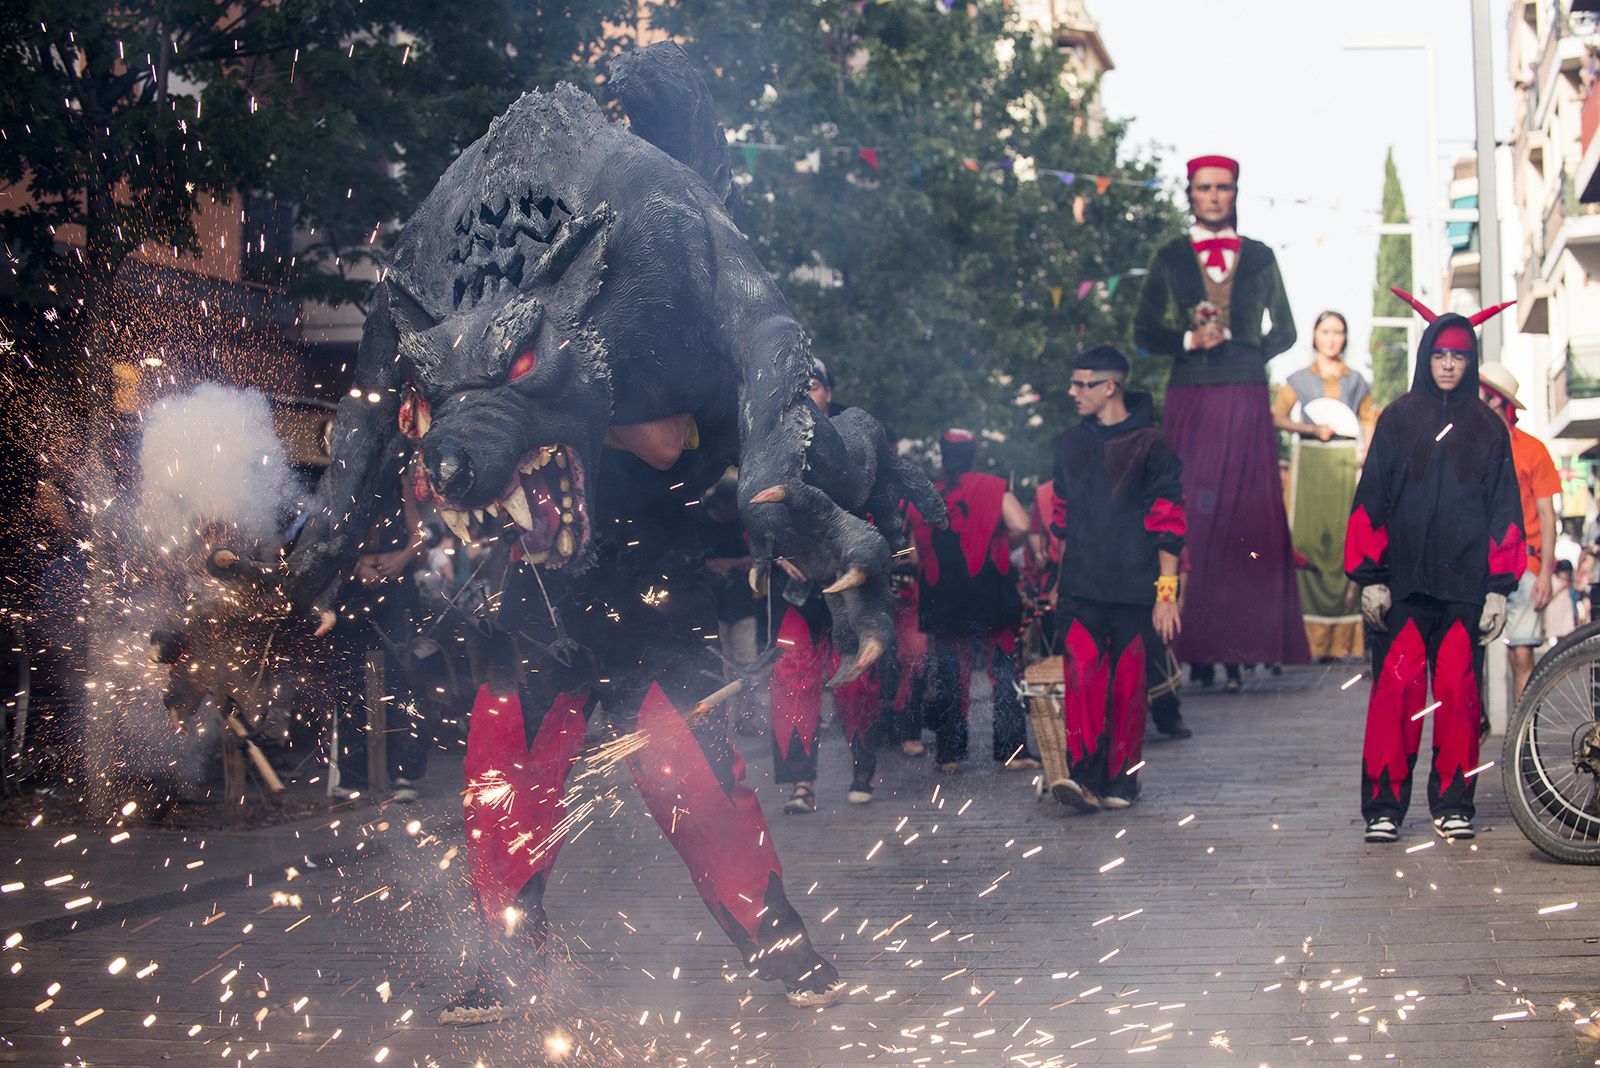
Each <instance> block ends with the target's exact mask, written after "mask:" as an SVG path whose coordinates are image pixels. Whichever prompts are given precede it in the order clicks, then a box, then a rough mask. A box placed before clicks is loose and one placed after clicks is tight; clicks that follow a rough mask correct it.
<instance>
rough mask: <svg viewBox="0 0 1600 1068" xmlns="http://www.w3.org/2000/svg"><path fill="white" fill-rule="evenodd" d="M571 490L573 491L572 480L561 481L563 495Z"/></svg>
mask: <svg viewBox="0 0 1600 1068" xmlns="http://www.w3.org/2000/svg"><path fill="white" fill-rule="evenodd" d="M571 490H572V480H571V479H570V478H564V479H562V480H561V492H562V493H568V492H570V491H571Z"/></svg>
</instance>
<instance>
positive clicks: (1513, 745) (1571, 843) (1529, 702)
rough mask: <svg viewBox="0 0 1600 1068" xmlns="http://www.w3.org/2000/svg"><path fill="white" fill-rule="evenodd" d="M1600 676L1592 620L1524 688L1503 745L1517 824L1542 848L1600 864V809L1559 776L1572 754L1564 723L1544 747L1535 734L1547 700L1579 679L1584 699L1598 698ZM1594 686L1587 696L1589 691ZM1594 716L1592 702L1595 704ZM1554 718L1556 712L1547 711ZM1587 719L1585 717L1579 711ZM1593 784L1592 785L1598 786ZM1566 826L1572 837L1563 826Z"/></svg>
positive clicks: (1503, 768) (1599, 648) (1598, 640)
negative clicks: (1586, 805)
mask: <svg viewBox="0 0 1600 1068" xmlns="http://www.w3.org/2000/svg"><path fill="white" fill-rule="evenodd" d="M1585 669H1587V670H1589V671H1590V672H1592V674H1591V675H1590V676H1589V678H1588V679H1587V681H1585V680H1582V679H1581V678H1574V676H1576V675H1577V673H1579V672H1581V671H1584V670H1585ZM1597 682H1600V624H1591V625H1590V626H1588V627H1585V628H1583V630H1581V631H1577V632H1574V633H1573V634H1571V635H1568V637H1567V638H1565V639H1563V640H1562V641H1561V642H1558V643H1557V644H1556V646H1555V648H1553V649H1551V651H1550V652H1549V654H1547V655H1546V656H1545V657H1544V658H1543V659H1542V660H1541V661H1540V662H1539V665H1538V667H1537V668H1535V670H1534V672H1533V675H1532V676H1531V677H1530V678H1529V679H1528V685H1527V688H1526V689H1525V690H1524V691H1523V695H1522V700H1521V701H1520V702H1518V703H1517V707H1516V708H1515V709H1514V710H1513V712H1512V715H1511V721H1510V722H1509V723H1507V724H1506V736H1505V743H1504V746H1503V748H1502V751H1501V760H1500V777H1501V782H1502V783H1503V785H1504V787H1505V792H1506V801H1507V803H1508V804H1509V805H1510V808H1511V817H1512V819H1514V820H1515V821H1516V823H1517V827H1518V828H1519V829H1520V830H1521V831H1522V833H1523V834H1524V835H1525V836H1526V837H1527V839H1528V841H1530V842H1532V843H1533V844H1534V846H1536V847H1537V848H1538V849H1539V850H1540V851H1541V852H1543V853H1545V854H1546V855H1548V856H1551V857H1554V858H1555V859H1556V860H1559V861H1562V862H1564V863H1567V864H1600V815H1595V814H1592V813H1590V812H1586V811H1584V809H1583V808H1581V807H1579V805H1577V804H1574V803H1573V801H1572V800H1571V799H1570V798H1568V797H1567V796H1566V794H1565V793H1564V792H1563V790H1562V789H1561V788H1560V786H1558V785H1557V783H1556V781H1554V780H1555V779H1557V778H1559V777H1560V776H1559V775H1558V773H1557V769H1558V768H1559V767H1560V766H1561V764H1562V762H1568V761H1570V759H1571V753H1570V750H1563V749H1562V748H1561V747H1560V746H1559V745H1558V744H1557V743H1556V741H1555V739H1556V738H1557V737H1559V734H1560V727H1561V726H1563V724H1559V723H1552V724H1551V725H1550V726H1549V727H1548V728H1547V730H1546V734H1547V735H1549V736H1550V740H1548V741H1546V743H1545V746H1544V749H1546V750H1548V751H1543V752H1542V751H1541V747H1540V745H1539V744H1538V741H1537V739H1536V738H1535V733H1536V728H1538V727H1539V726H1540V721H1539V719H1538V718H1537V717H1538V714H1539V713H1540V711H1541V710H1542V709H1544V708H1545V706H1546V702H1551V703H1552V704H1554V703H1555V698H1556V697H1557V695H1558V694H1563V693H1565V696H1567V697H1569V698H1570V697H1571V696H1572V695H1571V693H1570V692H1568V691H1571V690H1572V688H1573V686H1574V685H1575V686H1576V687H1577V688H1578V692H1579V696H1580V697H1583V699H1584V700H1587V701H1589V702H1592V701H1593V700H1594V692H1593V691H1594V687H1595V685H1596V683H1597ZM1585 689H1587V690H1588V691H1589V693H1588V695H1587V696H1584V694H1583V691H1584V690H1585ZM1590 707H1591V712H1590V715H1591V716H1592V704H1591V706H1590ZM1547 718H1550V719H1552V720H1553V719H1554V717H1553V715H1552V716H1551V717H1547ZM1575 718H1576V719H1578V720H1579V721H1580V722H1581V717H1575ZM1593 788H1594V787H1593V786H1591V787H1590V789H1591V790H1593ZM1558 827H1559V828H1563V829H1564V830H1565V832H1566V837H1563V834H1562V832H1561V831H1558V829H1557V828H1558Z"/></svg>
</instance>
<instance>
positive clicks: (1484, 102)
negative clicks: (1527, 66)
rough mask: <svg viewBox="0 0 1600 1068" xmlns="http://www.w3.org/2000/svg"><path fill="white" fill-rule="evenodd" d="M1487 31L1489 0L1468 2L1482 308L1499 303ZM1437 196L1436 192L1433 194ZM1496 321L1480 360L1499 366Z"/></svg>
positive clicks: (1490, 61) (1491, 81) (1485, 337)
mask: <svg viewBox="0 0 1600 1068" xmlns="http://www.w3.org/2000/svg"><path fill="white" fill-rule="evenodd" d="M1489 34H1490V29H1489V0H1472V81H1473V97H1474V101H1475V104H1476V119H1477V141H1478V247H1479V249H1480V251H1481V253H1482V259H1481V261H1480V265H1479V267H1478V285H1479V289H1480V292H1481V293H1482V300H1483V306H1484V307H1485V308H1490V307H1493V306H1494V305H1496V304H1499V303H1500V210H1499V209H1500V204H1499V201H1498V200H1497V199H1496V196H1497V193H1498V191H1497V189H1496V184H1497V182H1496V179H1497V177H1498V175H1497V174H1496V172H1495V138H1494V63H1493V58H1492V51H1491V41H1490V36H1489ZM1435 194H1436V195H1437V190H1435ZM1500 328H1501V322H1500V320H1499V319H1498V318H1495V319H1490V320H1489V321H1488V322H1487V323H1485V324H1484V325H1483V341H1482V344H1481V346H1480V347H1481V349H1482V352H1483V359H1484V360H1485V361H1487V362H1489V363H1499V362H1500V336H1501V335H1500Z"/></svg>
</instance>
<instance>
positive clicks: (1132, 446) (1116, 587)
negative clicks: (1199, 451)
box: [1050, 393, 1188, 605]
mask: <svg viewBox="0 0 1600 1068" xmlns="http://www.w3.org/2000/svg"><path fill="white" fill-rule="evenodd" d="M1127 403H1128V418H1126V419H1124V420H1123V421H1122V422H1120V423H1114V424H1112V425H1111V426H1104V425H1102V424H1101V423H1100V422H1098V421H1097V420H1094V419H1085V420H1083V421H1082V422H1080V423H1079V424H1078V425H1077V426H1074V427H1071V428H1070V429H1068V430H1066V431H1064V432H1062V434H1061V435H1060V436H1059V437H1057V438H1056V458H1055V509H1054V514H1053V515H1052V517H1051V521H1050V529H1051V531H1052V532H1053V533H1054V534H1055V535H1056V537H1058V538H1060V539H1061V543H1062V544H1061V573H1060V580H1059V584H1058V587H1057V588H1058V589H1059V591H1060V593H1061V594H1062V596H1066V597H1076V598H1081V599H1083V600H1089V601H1104V602H1107V603H1110V604H1139V605H1145V604H1154V603H1155V597H1156V591H1155V581H1156V576H1158V575H1159V574H1160V573H1161V565H1160V559H1159V557H1158V555H1157V554H1158V552H1161V551H1166V552H1169V553H1172V554H1173V555H1177V554H1178V553H1181V552H1182V551H1183V537H1184V534H1185V533H1186V531H1187V530H1188V520H1187V518H1186V517H1185V515H1184V510H1183V461H1181V460H1179V459H1178V454H1177V453H1175V452H1173V451H1172V446H1170V445H1168V444H1167V439H1166V437H1165V436H1164V435H1162V433H1161V431H1159V430H1157V429H1156V428H1155V426H1154V425H1153V423H1154V420H1155V404H1154V402H1152V401H1151V399H1150V395H1149V394H1148V393H1130V394H1128V397H1127Z"/></svg>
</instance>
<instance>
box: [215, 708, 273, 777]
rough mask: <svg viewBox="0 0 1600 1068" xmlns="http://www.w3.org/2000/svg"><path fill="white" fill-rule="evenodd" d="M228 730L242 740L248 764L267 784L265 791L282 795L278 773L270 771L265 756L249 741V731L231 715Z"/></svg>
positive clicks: (270, 768) (270, 767)
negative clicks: (248, 759)
mask: <svg viewBox="0 0 1600 1068" xmlns="http://www.w3.org/2000/svg"><path fill="white" fill-rule="evenodd" d="M228 729H229V730H231V731H233V733H235V734H237V735H238V736H239V737H241V738H243V739H244V751H245V752H246V753H247V754H249V756H250V763H252V764H254V765H255V769H256V773H257V774H259V775H260V776H261V781H262V782H264V783H266V784H267V789H268V790H270V791H272V792H273V793H275V794H281V793H283V780H282V779H280V778H278V773H277V772H275V771H273V770H272V765H271V764H270V763H269V762H268V761H267V757H266V754H264V753H262V752H261V750H260V749H259V748H258V747H257V746H256V743H255V742H252V741H251V740H250V731H249V730H248V729H247V728H246V727H245V725H244V724H243V723H240V722H239V717H238V716H235V715H232V714H230V715H229V716H228Z"/></svg>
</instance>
